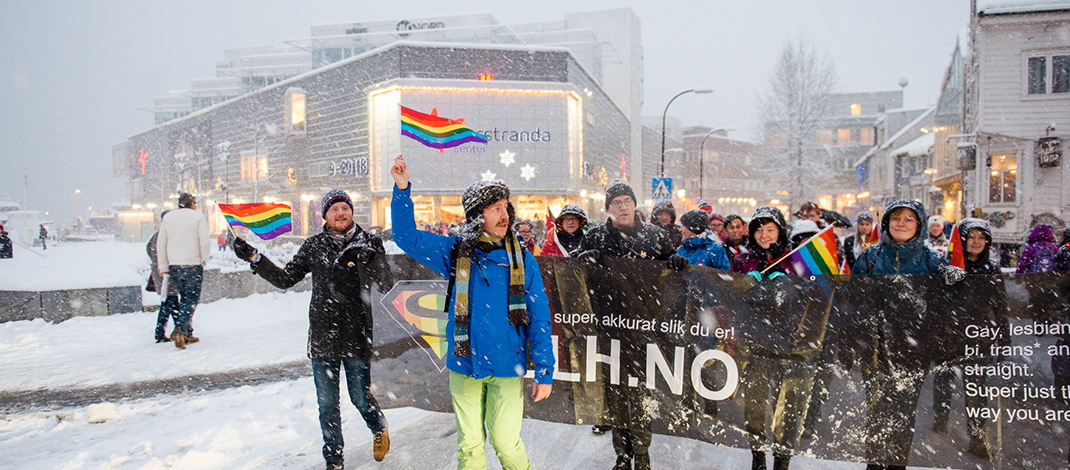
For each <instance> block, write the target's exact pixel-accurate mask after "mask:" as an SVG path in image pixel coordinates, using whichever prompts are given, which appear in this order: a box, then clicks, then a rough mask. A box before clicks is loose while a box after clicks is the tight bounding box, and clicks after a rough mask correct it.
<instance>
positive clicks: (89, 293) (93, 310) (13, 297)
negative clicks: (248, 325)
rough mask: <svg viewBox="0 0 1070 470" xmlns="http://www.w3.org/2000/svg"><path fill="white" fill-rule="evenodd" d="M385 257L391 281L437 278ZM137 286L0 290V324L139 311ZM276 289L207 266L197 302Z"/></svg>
mask: <svg viewBox="0 0 1070 470" xmlns="http://www.w3.org/2000/svg"><path fill="white" fill-rule="evenodd" d="M387 259H388V262H389V263H390V268H391V270H392V271H393V273H394V279H395V280H401V279H438V278H439V276H438V275H437V274H436V273H435V272H433V271H431V270H430V269H427V268H426V267H424V266H423V265H421V264H419V263H417V262H416V260H414V259H412V258H410V257H408V256H406V255H387ZM141 287H142V286H127V287H110V288H98V289H72V290H56V291H41V292H26V291H0V323H5V322H9V321H18V320H33V319H36V318H43V319H45V320H48V321H50V322H52V323H59V322H62V321H65V320H69V319H71V318H73V317H99V316H105V315H115V314H119V313H132V312H140V311H141V310H142V301H141ZM311 288H312V277H311V276H309V277H306V278H305V279H304V280H303V281H301V282H299V283H297V285H295V286H293V287H291V288H290V289H287V290H290V291H307V290H309V289H311ZM279 291H280V289H279V288H277V287H275V286H273V285H271V284H270V283H268V282H267V281H265V280H264V279H263V278H261V277H260V276H257V275H255V274H253V273H252V272H250V271H238V272H228V273H221V272H220V271H219V270H218V269H208V270H205V272H204V284H203V286H202V288H201V302H214V301H216V300H219V299H235V298H242V297H247V296H249V295H252V294H263V293H267V292H279Z"/></svg>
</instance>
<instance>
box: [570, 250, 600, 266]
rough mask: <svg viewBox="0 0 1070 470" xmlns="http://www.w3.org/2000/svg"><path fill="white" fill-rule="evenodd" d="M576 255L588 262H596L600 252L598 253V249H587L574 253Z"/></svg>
mask: <svg viewBox="0 0 1070 470" xmlns="http://www.w3.org/2000/svg"><path fill="white" fill-rule="evenodd" d="M576 257H577V258H579V259H581V260H583V261H586V262H588V263H597V262H598V258H601V257H602V253H599V252H598V250H587V251H584V252H582V253H580V254H578V255H576Z"/></svg>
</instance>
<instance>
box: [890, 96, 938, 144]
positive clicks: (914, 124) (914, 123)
mask: <svg viewBox="0 0 1070 470" xmlns="http://www.w3.org/2000/svg"><path fill="white" fill-rule="evenodd" d="M934 112H936V106H933V107H931V108H929V110H928V111H926V112H924V113H921V115H920V116H918V117H917V118H915V119H914V120H913V121H910V124H907V125H905V126H903V128H902V129H899V132H896V133H895V135H893V136H891V137H889V138H888V140H886V141H884V143H883V144H881V150H886V149H887V148H888V147H891V146H892V144H894V143H895V141H896V140H899V138H900V137H902V136H903V134H906V133H907V132H908V131H910V130H911V129H914V128H915V127H917V126H918V124H920V123H921V121H922V120H923V119H925V118H926V117H928V116H929V115H930V114H932V113H934Z"/></svg>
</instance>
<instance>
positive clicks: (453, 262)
mask: <svg viewBox="0 0 1070 470" xmlns="http://www.w3.org/2000/svg"><path fill="white" fill-rule="evenodd" d="M461 243H462V242H461V238H460V237H457V241H456V242H454V243H453V249H451V250H450V281H449V284H447V285H446V303H445V304H443V306H442V311H443V312H446V313H449V311H450V303H452V302H453V284H454V283H455V282H456V281H457V253H458V252H460V251H461Z"/></svg>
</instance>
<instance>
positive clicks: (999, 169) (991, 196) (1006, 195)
mask: <svg viewBox="0 0 1070 470" xmlns="http://www.w3.org/2000/svg"><path fill="white" fill-rule="evenodd" d="M1017 180H1018V157H1017V155H1015V154H1013V153H1007V154H1002V155H992V168H991V170H990V171H989V173H988V202H993V203H1001V202H1014V201H1015V198H1016V197H1017V192H1018V191H1017Z"/></svg>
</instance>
